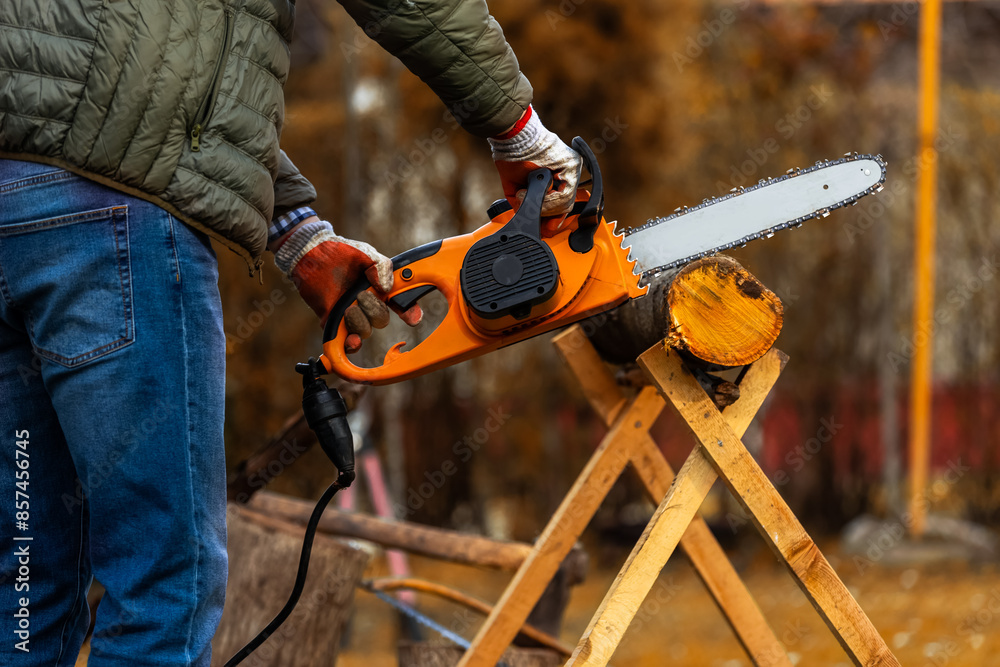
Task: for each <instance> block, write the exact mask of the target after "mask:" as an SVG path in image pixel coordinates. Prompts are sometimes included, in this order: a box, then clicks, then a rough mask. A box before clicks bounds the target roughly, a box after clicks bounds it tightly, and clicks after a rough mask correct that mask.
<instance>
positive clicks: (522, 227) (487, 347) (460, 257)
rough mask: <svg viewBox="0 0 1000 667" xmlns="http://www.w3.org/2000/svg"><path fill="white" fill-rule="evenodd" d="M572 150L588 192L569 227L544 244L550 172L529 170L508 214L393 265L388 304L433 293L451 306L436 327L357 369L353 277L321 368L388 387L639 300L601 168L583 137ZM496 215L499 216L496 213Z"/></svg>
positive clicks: (327, 334)
mask: <svg viewBox="0 0 1000 667" xmlns="http://www.w3.org/2000/svg"><path fill="white" fill-rule="evenodd" d="M572 145H573V148H574V149H575V150H576V151H577V152H579V153H580V154H581V155H582V156H583V159H584V164H585V166H586V167H587V170H588V171H589V172H590V174H591V177H592V184H591V192H590V193H587V192H585V191H582V190H580V191H578V192H577V201H576V205H575V206H574V207H573V211H572V212H571V213H570V214H569V216H568V219H567V221H566V224H564V225H563V226H562V228H561V230H560V231H558V232H556V233H555V234H554V235H553V236H550V237H547V238H542V236H541V227H542V217H541V205H542V199H543V198H544V197H545V194H546V192H547V191H548V189H549V187H550V185H551V182H552V175H551V173H550V172H549V171H548V170H546V169H538V170H536V171H534V172H532V173H531V175H530V176H529V182H528V187H527V194H526V196H525V198H524V200H523V202H522V203H521V205H520V206H519V207H518V209H517V211H516V212H514V211H513V210H512V209H511V208H510V207H509V206H499V204H501V203H502V201H501V202H498V203H497V204H494V206H492V207H490V210H491V212H492V211H497V210H499V212H497V213H496V214H495V215H494V216H493V219H492V220H491V221H490V222H488V223H487V224H485V225H484V226H482V227H480V228H479V229H477V230H476V231H474V232H472V233H470V234H463V235H461V236H453V237H451V238H447V239H442V240H439V241H434V242H432V243H427V244H425V245H422V246H418V247H416V248H412V249H411V250H407V251H406V252H403V253H401V254H399V255H397V256H395V257H393V258H392V265H393V288H392V291H391V292H390V293H389V294H388V295H387V299H388V301H389V303H390V305H392V306H393V307H394V308H395V309H397V310H400V311H402V310H406V309H408V308H409V307H411V306H412V305H413V304H414V303H416V302H417V301H418V300H419V299H420V298H422V297H423V296H426V295H427V294H429V293H430V292H432V291H433V290H437V291H439V292H440V293H441V294H442V295H443V296H444V297H445V299H446V300H447V302H448V312H447V314H446V315H445V318H444V320H442V322H441V323H440V324H439V325H438V326H437V328H436V329H435V330H434V331H433V332H432V333H431V334H430V336H428V337H427V338H426V339H425V340H423V341H422V342H421V343H420V344H419V345H417V346H416V347H415V348H413V349H411V350H407V351H403V350H402V348H403V346H404V345H405V342H399V343H396V344H395V345H393V346H392V347H391V348H390V349H389V351H388V352H386V355H385V358H384V360H383V362H382V364H381V365H379V366H376V367H374V368H362V367H359V366H356V365H355V364H353V363H352V362H351V361H350V360H349V359H348V357H347V354H346V352H345V351H344V341H345V339H346V338H347V333H348V332H347V328H346V326H345V325H344V322H343V319H344V313H345V311H346V310H347V308H348V307H349V306H350V305H351V304H352V303H354V302H356V301H357V297H358V294H360V293H361V292H362V291H364V290H366V289H369V288H370V287H371V284H370V283H369V281H368V279H367V278H362V279H360V280H358V282H357V283H355V284H354V285H353V286H352V287H351V288H350V289H349V290H347V292H346V293H345V294H344V296H343V297H342V298H341V299H340V300H339V301H338V302H337V304H336V305H335V306H334V308H333V310H332V311H331V313H330V317H329V318H328V320H327V323H326V329H325V331H324V336H323V356H322V358H321V361H322V362H323V365H324V367H325V368H326V369H327V370H328V371H329V372H332V373H336V374H337V375H339V376H340V377H342V378H344V379H345V380H349V381H351V382H357V383H361V384H389V383H392V382H399V381H402V380H406V379H409V378H413V377H417V376H419V375H423V374H425V373H429V372H431V371H434V370H437V369H439V368H443V367H445V366H450V365H452V364H456V363H459V362H461V361H465V360H467V359H471V358H473V357H477V356H479V355H481V354H485V353H487V352H491V351H493V350H496V349H498V348H500V347H504V346H506V345H510V344H512V343H516V342H519V341H521V340H524V339H526V338H530V337H532V336H536V335H538V334H541V333H545V332H547V331H551V330H553V329H557V328H559V327H563V326H566V325H567V324H570V323H572V322H575V321H577V320H580V319H583V318H585V317H589V316H591V315H594V314H595V313H598V312H601V311H604V310H608V309H610V308H613V307H615V306H617V305H619V304H621V303H622V302H624V301H625V300H626V299H628V298H630V297H635V296H640V295H642V294H644V293H645V288H640V287H639V286H638V276H636V275H634V274H633V263H632V262H629V261H628V259H627V255H628V252H627V251H626V250H622V248H621V236H620V235H616V234H615V231H614V223H608V222H606V221H605V220H604V218H603V215H602V214H603V209H604V192H603V183H602V180H601V172H600V168H599V167H598V165H597V160H596V158H595V157H594V154H593V152H592V151H591V150H590V147H589V146H587V144H586V142H585V141H583V139H581V138H580V137H577V138H575V139H574V140H573V144H572ZM501 209H502V210H501Z"/></svg>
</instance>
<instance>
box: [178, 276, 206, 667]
mask: <svg viewBox="0 0 1000 667" xmlns="http://www.w3.org/2000/svg"><path fill="white" fill-rule="evenodd" d="M178 297H179V301H180V324H181V341H182V349H181V353H182V354H183V355H184V421H185V424H186V426H187V428H186V429H185V430H184V438H185V443H184V446H185V449H186V452H185V454H186V455H187V463H188V468H189V469H190V467H191V461H192V458H193V457H192V452H191V444H192V438H191V368H190V363H191V360H190V355H189V354H188V339H187V324H188V323H187V311H186V309H185V306H184V290H183V289H181V290H179V291H178ZM187 483H188V502H189V503H190V507H191V528H192V533H193V534H194V537H195V543H194V546H195V551H196V552H197V553H196V556H195V561H194V563H195V565H194V577H193V578H192V587H193V589H194V590H193V591H192V595H191V599H192V600H194V604H193V605H192V607H193V609H194V610H197V609H198V607H199V606H200V602H199V600H198V591H199V588H198V582H199V580H200V578H201V557H202V549H201V540H200V539H199V537H200V536H199V534H198V520H197V517H196V516H195V515H196V514H197V509H196V504H195V498H194V484H193V482H192V480H191V479H190V478H188V480H187ZM189 619H190V621H189V623H188V628H187V638H186V640H185V641H184V656H185V659H186V660H187V662H188V664H191V662H192V657H191V642H192V640H193V638H194V628H195V614H194V613H191V614H190V616H189Z"/></svg>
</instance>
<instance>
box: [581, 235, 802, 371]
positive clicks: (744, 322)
mask: <svg viewBox="0 0 1000 667" xmlns="http://www.w3.org/2000/svg"><path fill="white" fill-rule="evenodd" d="M783 313H784V310H783V307H782V304H781V299H779V298H778V296H777V295H776V294H775V293H774V292H772V291H771V290H769V289H767V287H765V286H764V285H763V284H762V283H761V282H760V281H759V280H757V278H755V277H754V276H753V275H751V274H750V273H749V272H748V271H747V270H746V269H744V268H743V267H742V266H741V265H740V263H739V262H737V261H736V260H735V259H733V258H731V257H727V256H725V255H715V256H713V257H703V258H701V259H698V260H695V261H693V262H691V263H689V264H686V265H685V266H683V267H680V268H679V269H674V270H671V271H665V272H663V273H661V274H660V275H658V276H656V277H655V278H653V280H652V282H651V283H650V286H649V291H648V292H647V294H646V296H644V297H642V298H640V299H633V300H632V301H629V302H628V303H626V304H624V305H622V306H620V307H619V308H616V309H614V310H612V311H609V312H607V313H601V314H599V315H595V316H594V317H592V318H590V319H588V320H585V321H584V323H583V328H584V331H586V332H587V335H588V337H589V338H590V341H591V342H592V343H593V344H594V347H596V348H597V351H598V352H599V353H600V354H601V356H602V357H603V358H604V359H605V360H606V361H609V362H611V363H615V364H624V363H631V362H634V361H635V360H636V358H637V357H638V356H639V355H640V354H642V353H643V352H644V351H646V350H647V349H648V348H649V347H650V346H652V345H653V344H655V343H656V342H657V341H660V340H663V341H665V342H666V344H667V345H669V346H671V347H673V348H675V349H677V350H678V351H680V352H681V353H682V354H683V355H684V356H685V357H687V358H690V359H691V360H693V361H695V362H698V363H700V364H701V365H704V366H707V367H710V368H711V367H733V366H745V365H747V364H750V363H753V362H754V361H756V360H757V359H759V358H761V357H762V356H764V354H765V353H766V352H767V351H768V350H769V349H771V346H772V345H773V344H774V341H775V340H776V339H777V338H778V334H779V333H781V324H782V318H783Z"/></svg>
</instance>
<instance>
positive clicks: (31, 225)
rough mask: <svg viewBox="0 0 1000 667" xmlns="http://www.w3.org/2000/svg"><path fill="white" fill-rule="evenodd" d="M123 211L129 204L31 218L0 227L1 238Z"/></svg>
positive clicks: (74, 223)
mask: <svg viewBox="0 0 1000 667" xmlns="http://www.w3.org/2000/svg"><path fill="white" fill-rule="evenodd" d="M122 211H125V212H126V214H127V211H128V205H127V204H126V205H124V206H122V205H119V206H109V207H107V208H99V209H94V210H93V211H81V212H79V213H70V214H68V215H58V216H56V217H54V218H45V219H44V220H30V221H28V222H18V223H15V224H13V225H7V226H6V227H2V228H0V238H2V237H5V236H17V235H19V234H29V233H31V232H37V231H39V230H41V229H52V228H53V227H65V226H67V225H76V224H79V223H81V222H90V221H92V220H100V219H102V218H104V217H110V218H111V219H112V220H114V218H115V216H117V215H120V214H121V213H122Z"/></svg>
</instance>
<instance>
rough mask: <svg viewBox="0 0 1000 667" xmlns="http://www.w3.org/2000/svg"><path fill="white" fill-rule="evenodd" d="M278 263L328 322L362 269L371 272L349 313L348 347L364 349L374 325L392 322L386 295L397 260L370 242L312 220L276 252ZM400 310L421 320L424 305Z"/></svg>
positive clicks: (409, 321)
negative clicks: (339, 233) (363, 343)
mask: <svg viewBox="0 0 1000 667" xmlns="http://www.w3.org/2000/svg"><path fill="white" fill-rule="evenodd" d="M274 263H275V264H277V265H278V268H279V269H281V270H282V271H283V272H284V273H285V275H287V276H288V277H289V278H291V279H292V282H293V283H295V288H296V289H297V290H298V291H299V294H300V295H301V296H302V298H303V300H305V302H306V303H307V304H309V307H310V308H312V309H313V311H314V312H315V313H316V315H318V316H319V318H320V324H321V325H322V326H326V320H327V318H328V317H329V316H330V311H331V310H333V307H334V305H336V303H337V301H338V300H340V297H342V296H343V295H344V293H345V292H346V291H347V290H348V288H350V286H351V285H353V284H354V283H355V282H357V281H358V279H359V278H360V277H361V275H362V274H364V275H365V276H367V278H368V281H369V282H370V283H371V284H372V287H371V289H369V290H366V291H364V292H362V293H361V294H359V295H358V302H357V303H356V304H353V305H352V306H351V307H350V308H348V309H347V312H346V313H344V322H345V324H346V325H347V330H348V331H349V332H350V333H349V334H348V336H347V340H346V341H345V342H344V349H345V350H347V352H348V353H351V352H357V351H358V350H359V349H361V341H362V340H364V339H366V338H368V337H369V336H371V335H372V328H375V329H382V328H384V327H385V326H387V325H388V324H389V308H388V306H386V304H385V295H386V294H387V293H388V292H389V290H391V289H392V260H390V259H389V258H388V257H386V256H385V255H382V254H380V253H379V252H378V251H377V250H375V248H373V247H371V246H370V245H368V244H367V243H362V242H361V241H352V240H350V239H345V238H344V237H342V236H337V235H336V234H334V233H333V226H331V225H330V223H328V222H324V221H318V222H307V223H306V224H304V225H302V226H300V227H298V228H297V229H296V230H295V231H293V232H292V233H291V234H290V235H289V236H288V238H287V239H285V241H284V242H283V243H282V244H281V247H280V248H278V250H277V251H276V252H275V253H274ZM399 316H400V318H402V320H403V321H404V322H406V323H407V324H409V325H410V326H415V325H416V324H418V323H419V322H420V319H421V318H422V317H423V311H421V309H420V306H419V305H414V306H413V307H412V308H410V309H409V310H407V311H405V312H402V313H399Z"/></svg>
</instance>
